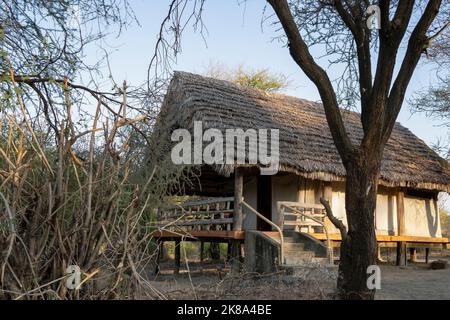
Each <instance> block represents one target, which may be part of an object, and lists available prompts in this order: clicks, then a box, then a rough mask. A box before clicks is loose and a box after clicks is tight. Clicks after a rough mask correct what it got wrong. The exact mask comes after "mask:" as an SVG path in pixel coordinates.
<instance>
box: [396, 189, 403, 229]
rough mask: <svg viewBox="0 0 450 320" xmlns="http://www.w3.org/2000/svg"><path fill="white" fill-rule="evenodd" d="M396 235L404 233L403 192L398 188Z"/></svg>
mask: <svg viewBox="0 0 450 320" xmlns="http://www.w3.org/2000/svg"><path fill="white" fill-rule="evenodd" d="M397 227H398V229H397V230H398V232H397V235H399V236H403V235H405V193H404V192H403V191H402V190H400V191H399V192H398V194H397Z"/></svg>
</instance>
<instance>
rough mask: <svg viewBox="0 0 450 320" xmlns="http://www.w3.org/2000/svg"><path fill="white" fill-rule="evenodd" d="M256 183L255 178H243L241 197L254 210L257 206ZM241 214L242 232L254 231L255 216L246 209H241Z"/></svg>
mask: <svg viewBox="0 0 450 320" xmlns="http://www.w3.org/2000/svg"><path fill="white" fill-rule="evenodd" d="M256 191H257V182H256V177H255V176H253V177H252V176H250V177H244V190H243V192H242V193H243V197H244V200H245V202H247V203H248V204H249V205H250V206H252V207H253V208H255V209H256V206H257V202H256V201H257V198H256ZM242 212H243V214H244V220H243V222H242V228H243V229H244V230H255V229H256V215H255V214H254V213H252V212H250V210H248V209H247V208H245V207H244V208H243V209H242Z"/></svg>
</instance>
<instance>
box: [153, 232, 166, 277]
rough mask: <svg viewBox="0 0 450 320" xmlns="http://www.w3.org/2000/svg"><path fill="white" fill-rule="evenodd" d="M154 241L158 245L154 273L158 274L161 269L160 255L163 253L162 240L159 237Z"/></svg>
mask: <svg viewBox="0 0 450 320" xmlns="http://www.w3.org/2000/svg"><path fill="white" fill-rule="evenodd" d="M156 243H157V245H158V253H157V255H156V266H155V275H158V274H159V272H160V271H161V269H160V263H161V257H162V255H163V250H164V241H161V240H160V239H158V240H157V241H156Z"/></svg>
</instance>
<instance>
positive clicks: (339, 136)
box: [268, 0, 355, 165]
mask: <svg viewBox="0 0 450 320" xmlns="http://www.w3.org/2000/svg"><path fill="white" fill-rule="evenodd" d="M268 3H269V4H270V5H271V6H272V8H273V9H274V11H275V13H276V15H277V17H278V19H279V20H280V23H281V25H282V26H283V29H284V31H285V33H286V36H287V38H288V46H289V51H290V54H291V56H292V58H293V59H294V61H295V62H296V63H297V64H298V65H299V67H300V68H301V69H302V70H303V72H305V74H306V75H307V76H308V78H309V79H310V80H311V81H312V82H313V83H314V84H315V85H316V87H317V88H318V90H319V94H320V97H321V99H322V103H323V106H324V109H325V115H326V118H327V122H328V125H329V127H330V131H331V135H332V137H333V140H334V143H335V145H336V148H337V150H338V151H339V154H340V156H341V158H342V161H343V163H344V165H345V164H346V163H347V162H348V159H349V157H350V155H351V154H352V153H353V152H354V149H355V148H354V146H353V145H352V143H351V141H350V139H349V137H348V135H347V132H346V130H345V126H344V122H343V121H342V116H341V113H340V110H339V106H338V103H337V99H336V93H335V92H334V89H333V86H332V84H331V81H330V79H329V78H328V75H327V73H326V72H325V71H324V70H323V69H322V68H321V67H320V66H319V65H318V64H317V63H316V62H315V61H314V58H313V57H312V56H311V54H310V52H309V50H308V47H307V45H306V43H305V41H304V40H303V38H302V36H301V34H300V32H299V30H298V27H297V24H296V23H295V21H294V18H293V16H292V13H291V10H290V8H289V4H288V3H287V1H286V0H268Z"/></svg>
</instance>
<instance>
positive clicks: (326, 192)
mask: <svg viewBox="0 0 450 320" xmlns="http://www.w3.org/2000/svg"><path fill="white" fill-rule="evenodd" d="M323 197H324V199H325V200H327V201H328V202H329V203H330V206H331V200H332V199H333V188H332V187H331V182H326V183H325V185H324V186H323Z"/></svg>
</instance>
